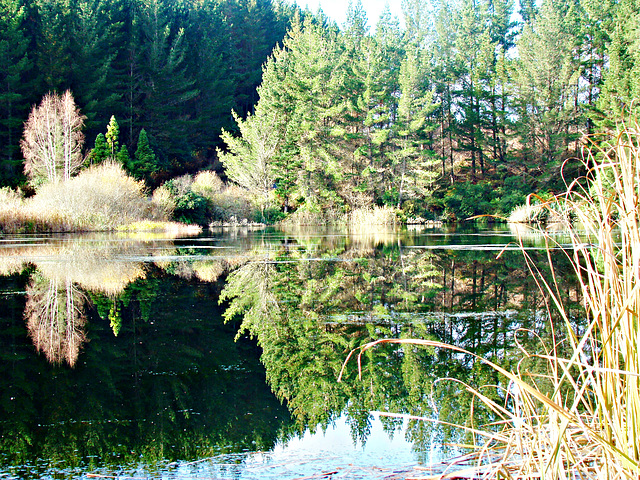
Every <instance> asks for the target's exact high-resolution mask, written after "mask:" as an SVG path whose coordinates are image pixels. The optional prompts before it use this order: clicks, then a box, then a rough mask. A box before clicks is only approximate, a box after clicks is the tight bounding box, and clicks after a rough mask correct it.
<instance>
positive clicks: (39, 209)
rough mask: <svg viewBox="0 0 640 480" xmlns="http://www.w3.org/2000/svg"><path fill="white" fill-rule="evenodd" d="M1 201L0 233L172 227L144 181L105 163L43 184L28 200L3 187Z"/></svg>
mask: <svg viewBox="0 0 640 480" xmlns="http://www.w3.org/2000/svg"><path fill="white" fill-rule="evenodd" d="M0 205H1V206H0V230H1V231H3V232H4V233H29V232H68V231H108V230H115V229H117V228H119V227H123V226H129V228H130V229H136V230H140V229H143V228H144V229H148V228H151V227H150V225H152V227H153V229H159V228H163V229H165V230H166V229H167V228H176V227H174V226H172V225H171V224H164V223H163V222H165V221H166V219H167V211H166V208H164V207H163V206H162V205H160V204H158V203H157V202H154V201H152V200H151V199H150V198H148V197H147V195H146V192H145V187H144V183H143V182H140V181H136V180H135V179H133V178H131V177H129V176H128V175H127V174H126V173H125V171H124V170H123V168H122V166H121V165H119V164H116V163H109V162H107V163H104V164H101V165H96V166H92V167H90V168H88V169H87V170H85V171H83V172H81V173H80V174H79V175H77V176H76V177H73V178H71V179H70V180H67V181H64V182H62V181H61V182H52V183H48V184H45V185H42V186H41V187H40V188H39V189H38V191H37V192H36V195H34V196H33V197H30V198H26V199H22V198H21V197H20V196H19V195H17V194H16V193H14V192H11V191H10V190H7V189H2V190H1V191H0Z"/></svg>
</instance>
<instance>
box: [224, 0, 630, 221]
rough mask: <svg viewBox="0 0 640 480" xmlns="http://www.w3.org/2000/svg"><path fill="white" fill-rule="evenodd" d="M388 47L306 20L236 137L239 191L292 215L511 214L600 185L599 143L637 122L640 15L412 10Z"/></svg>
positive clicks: (617, 7) (473, 0) (550, 3)
mask: <svg viewBox="0 0 640 480" xmlns="http://www.w3.org/2000/svg"><path fill="white" fill-rule="evenodd" d="M403 9H404V25H401V23H400V22H399V21H398V19H397V18H394V17H392V16H391V15H390V13H389V10H388V9H387V10H386V11H385V12H384V13H383V14H382V16H381V18H380V19H379V20H378V23H377V26H376V29H375V32H373V33H372V32H371V31H370V30H369V28H368V27H367V18H366V15H365V13H364V9H363V7H362V4H361V2H359V1H356V2H351V3H350V6H349V10H348V18H347V21H346V23H345V24H344V25H343V28H342V29H338V28H336V26H335V25H334V24H332V23H331V22H328V21H327V19H326V18H325V17H323V16H322V15H321V14H319V15H317V16H315V17H311V16H307V17H305V18H296V19H294V21H293V23H292V27H291V28H290V29H289V31H288V32H287V36H286V37H285V39H284V41H283V43H282V45H279V46H278V47H276V49H275V50H274V51H273V54H272V55H271V56H270V57H269V60H268V61H267V63H266V64H265V67H264V74H263V78H262V84H261V86H260V87H259V89H258V95H259V101H258V103H257V104H256V107H255V110H254V111H253V112H252V113H251V115H248V116H245V117H243V116H242V115H237V116H236V122H237V124H238V128H239V130H240V132H241V134H242V135H241V136H240V137H238V136H237V135H236V134H235V132H228V133H224V134H223V138H224V140H225V143H226V144H227V151H225V152H224V153H222V157H221V159H222V162H223V164H224V165H225V168H226V171H227V174H228V175H229V176H230V177H231V178H232V179H234V180H235V181H236V182H238V183H240V184H242V185H244V186H245V187H247V188H249V189H251V190H253V191H254V192H255V193H256V194H258V195H261V196H264V198H265V199H266V196H267V194H268V193H269V191H271V190H273V189H274V188H275V192H276V194H277V198H278V200H279V202H280V204H281V205H282V206H283V208H284V210H285V211H286V210H287V209H289V208H292V209H296V208H297V209H302V210H304V211H311V212H316V213H318V214H320V215H326V212H328V211H338V212H341V211H349V210H353V209H355V208H358V207H361V206H371V205H389V206H393V207H398V208H402V210H403V211H404V213H405V214H406V215H407V216H426V217H429V216H430V215H432V214H433V215H434V216H440V217H442V216H444V217H454V218H461V217H467V216H471V215H477V214H483V213H498V214H500V213H502V214H508V213H509V212H510V210H511V209H513V207H514V206H516V205H518V204H520V203H522V202H524V201H525V198H526V195H527V194H528V193H530V192H532V191H537V192H549V193H552V192H554V191H555V192H557V191H560V190H563V189H564V185H565V184H564V181H565V180H566V179H572V178H574V177H575V176H576V175H579V174H581V173H584V172H582V171H581V170H580V168H581V166H582V164H581V163H580V162H571V161H568V160H570V159H571V158H574V157H577V156H579V155H580V149H581V147H582V145H583V140H582V139H583V135H584V134H591V133H596V132H598V131H602V130H603V129H606V128H609V127H611V126H612V125H614V124H615V121H616V119H619V118H622V117H621V116H622V115H623V112H627V113H632V112H631V110H630V109H631V108H633V107H632V100H633V98H634V97H635V96H636V89H637V87H636V86H635V85H636V84H637V81H636V80H635V79H636V78H637V77H636V76H634V74H633V73H632V72H633V71H634V69H635V68H636V67H635V64H636V61H637V60H636V58H638V53H637V49H635V47H634V45H636V44H637V40H636V39H635V38H634V36H633V33H632V32H634V31H635V30H634V29H635V28H636V26H637V24H638V19H639V18H640V17H639V15H638V14H639V12H640V4H638V2H636V1H632V0H620V1H617V2H615V1H610V2H599V1H598V2H596V1H592V0H570V1H559V0H544V1H543V2H535V1H533V0H522V1H520V2H519V4H516V2H515V1H514V0H457V1H455V2H450V1H443V0H431V1H429V0H404V1H403Z"/></svg>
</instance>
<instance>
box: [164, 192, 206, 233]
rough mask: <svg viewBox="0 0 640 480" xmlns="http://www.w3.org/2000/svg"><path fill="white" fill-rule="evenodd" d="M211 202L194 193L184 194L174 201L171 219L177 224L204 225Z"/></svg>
mask: <svg viewBox="0 0 640 480" xmlns="http://www.w3.org/2000/svg"><path fill="white" fill-rule="evenodd" d="M210 211H211V202H210V200H209V199H208V198H205V197H203V196H202V195H199V194H197V193H195V192H186V193H185V194H183V195H180V196H179V197H177V198H176V199H175V208H174V210H173V217H174V218H175V219H176V220H178V221H179V222H183V223H195V224H197V225H206V224H207V223H209V222H208V220H209V218H210Z"/></svg>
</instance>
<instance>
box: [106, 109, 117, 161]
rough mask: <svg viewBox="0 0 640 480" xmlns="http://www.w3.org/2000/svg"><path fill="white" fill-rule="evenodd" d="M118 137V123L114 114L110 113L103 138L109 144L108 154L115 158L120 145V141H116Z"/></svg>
mask: <svg viewBox="0 0 640 480" xmlns="http://www.w3.org/2000/svg"><path fill="white" fill-rule="evenodd" d="M119 137H120V126H119V125H118V121H117V120H116V117H115V116H114V115H111V119H110V120H109V124H108V125H107V134H106V135H105V139H106V140H107V145H108V146H109V155H110V156H111V158H116V154H117V153H118V147H119V146H120V142H119V141H118V139H119Z"/></svg>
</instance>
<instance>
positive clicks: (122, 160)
mask: <svg viewBox="0 0 640 480" xmlns="http://www.w3.org/2000/svg"><path fill="white" fill-rule="evenodd" d="M115 159H116V161H117V162H118V163H119V164H121V165H124V166H127V165H129V163H130V162H131V158H130V157H129V150H128V149H127V146H126V145H122V146H120V150H118V153H117V154H116V156H115Z"/></svg>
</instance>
